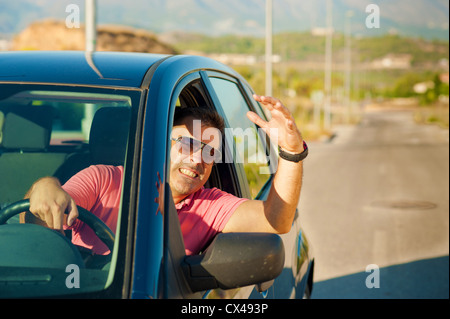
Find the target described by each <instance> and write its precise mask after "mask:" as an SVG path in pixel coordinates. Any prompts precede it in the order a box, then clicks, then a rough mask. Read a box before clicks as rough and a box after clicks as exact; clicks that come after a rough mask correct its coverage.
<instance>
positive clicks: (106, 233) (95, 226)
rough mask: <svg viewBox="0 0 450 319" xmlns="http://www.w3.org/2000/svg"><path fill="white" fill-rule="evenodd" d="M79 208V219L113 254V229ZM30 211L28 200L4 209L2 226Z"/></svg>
mask: <svg viewBox="0 0 450 319" xmlns="http://www.w3.org/2000/svg"><path fill="white" fill-rule="evenodd" d="M77 208H78V213H79V216H78V219H79V220H81V221H82V222H84V223H86V224H87V225H88V226H89V227H90V228H91V229H92V230H93V231H94V233H95V234H96V235H97V236H98V238H100V240H101V241H102V242H103V243H104V244H105V245H106V246H107V247H108V249H109V250H110V251H111V252H112V250H113V248H114V233H113V232H112V231H111V229H109V227H108V226H106V224H105V223H104V222H103V221H102V220H101V219H100V218H98V217H97V216H95V215H94V214H92V213H91V212H89V211H88V210H86V209H84V208H83V207H80V206H77ZM29 209H30V201H29V200H28V199H24V200H21V201H18V202H15V203H13V204H11V205H9V206H7V207H5V208H3V209H2V210H1V211H0V225H3V224H5V223H6V222H7V221H8V220H9V219H10V218H11V217H13V216H15V215H18V214H20V213H22V212H25V211H28V210H29Z"/></svg>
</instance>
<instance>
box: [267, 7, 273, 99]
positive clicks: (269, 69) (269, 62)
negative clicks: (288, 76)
mask: <svg viewBox="0 0 450 319" xmlns="http://www.w3.org/2000/svg"><path fill="white" fill-rule="evenodd" d="M272 10H273V7H272V0H266V96H272V95H273V94H272V90H273V84H272V74H273V67H272V61H273V53H272V50H273V45H272V30H273V29H272V15H273V13H272V12H273V11H272Z"/></svg>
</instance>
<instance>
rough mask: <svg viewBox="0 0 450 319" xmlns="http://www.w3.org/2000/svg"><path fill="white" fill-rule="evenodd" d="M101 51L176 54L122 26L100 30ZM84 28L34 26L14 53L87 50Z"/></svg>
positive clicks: (144, 33) (15, 44)
mask: <svg viewBox="0 0 450 319" xmlns="http://www.w3.org/2000/svg"><path fill="white" fill-rule="evenodd" d="M97 33H98V35H97V49H98V51H124V52H147V53H162V54H175V53H176V51H175V49H173V48H172V47H171V46H169V45H167V44H165V43H163V42H161V41H159V40H158V39H157V37H156V36H155V35H154V34H153V33H151V32H148V31H145V30H138V29H133V28H130V27H123V26H99V27H98V31H97ZM84 48H85V34H84V28H83V27H81V28H78V29H77V28H73V29H69V28H67V27H66V25H65V22H64V21H56V20H44V21H39V22H35V23H32V24H31V25H30V26H28V27H27V28H26V29H25V30H23V31H22V32H21V33H20V34H19V35H17V36H16V37H14V39H13V41H12V48H11V49H12V50H84Z"/></svg>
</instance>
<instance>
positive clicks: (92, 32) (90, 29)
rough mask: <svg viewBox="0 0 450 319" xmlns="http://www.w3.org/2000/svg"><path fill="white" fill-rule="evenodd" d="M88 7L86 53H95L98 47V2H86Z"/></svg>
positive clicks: (92, 0) (90, 0)
mask: <svg viewBox="0 0 450 319" xmlns="http://www.w3.org/2000/svg"><path fill="white" fill-rule="evenodd" d="M85 6H86V30H85V35H86V51H87V52H94V51H95V50H96V47H97V12H96V9H97V8H96V0H85Z"/></svg>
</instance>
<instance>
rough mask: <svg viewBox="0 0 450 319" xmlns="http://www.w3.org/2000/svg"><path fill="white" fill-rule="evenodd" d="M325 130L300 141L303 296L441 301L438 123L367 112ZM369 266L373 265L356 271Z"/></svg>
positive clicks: (443, 133) (444, 254)
mask: <svg viewBox="0 0 450 319" xmlns="http://www.w3.org/2000/svg"><path fill="white" fill-rule="evenodd" d="M335 132H336V137H335V138H334V139H332V140H331V141H327V142H323V143H319V142H317V143H310V144H309V147H310V156H309V157H308V159H307V160H306V161H305V164H304V165H305V173H304V186H303V190H302V195H301V200H300V204H299V209H300V216H301V221H302V225H303V229H304V231H305V232H306V234H307V236H308V238H309V240H310V242H311V244H312V247H313V250H314V254H315V258H316V263H315V283H316V284H315V288H314V289H315V290H314V291H313V294H312V297H313V298H449V279H448V270H449V265H448V255H449V134H448V130H443V129H440V128H438V127H436V126H425V125H416V124H415V123H414V121H413V117H412V113H411V111H404V110H403V111H402V110H384V111H380V110H377V111H371V112H366V114H365V115H364V118H363V120H362V122H361V123H360V124H359V125H356V126H348V127H345V126H341V127H336V128H335ZM371 264H374V265H376V266H378V267H379V268H378V269H379V271H375V270H374V271H372V270H368V271H367V272H366V267H367V266H368V265H371ZM369 276H372V277H370V278H369ZM375 276H377V277H376V278H375ZM376 279H377V280H378V281H376ZM368 280H369V282H371V283H372V286H373V284H374V283H378V287H379V288H377V287H373V288H372V289H369V288H368V287H367V286H366V282H367V281H368ZM369 285H370V284H369Z"/></svg>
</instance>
